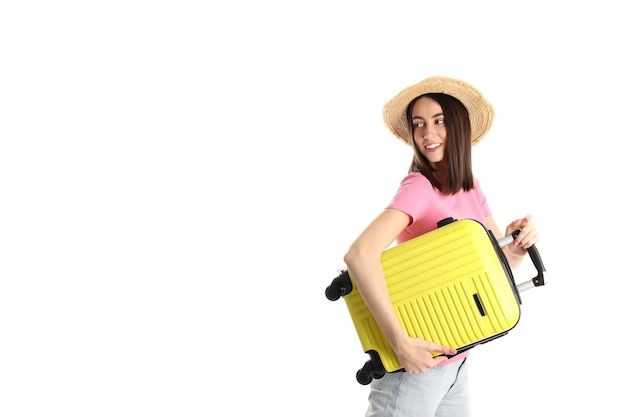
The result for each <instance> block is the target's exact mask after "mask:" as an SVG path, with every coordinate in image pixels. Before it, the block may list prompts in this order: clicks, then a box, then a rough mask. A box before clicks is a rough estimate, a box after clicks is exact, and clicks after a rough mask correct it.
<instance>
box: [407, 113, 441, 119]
mask: <svg viewBox="0 0 626 417" xmlns="http://www.w3.org/2000/svg"><path fill="white" fill-rule="evenodd" d="M441 116H443V113H437V114H433V115H432V116H431V117H430V118H431V119H434V118H436V117H441ZM415 119H421V120H424V118H423V117H422V116H413V120H415Z"/></svg>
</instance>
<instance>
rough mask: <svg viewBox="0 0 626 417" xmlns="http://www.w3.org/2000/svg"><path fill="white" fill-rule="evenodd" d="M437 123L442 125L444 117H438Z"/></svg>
mask: <svg viewBox="0 0 626 417" xmlns="http://www.w3.org/2000/svg"><path fill="white" fill-rule="evenodd" d="M435 123H437V124H438V125H442V124H443V119H437V120H436V121H435Z"/></svg>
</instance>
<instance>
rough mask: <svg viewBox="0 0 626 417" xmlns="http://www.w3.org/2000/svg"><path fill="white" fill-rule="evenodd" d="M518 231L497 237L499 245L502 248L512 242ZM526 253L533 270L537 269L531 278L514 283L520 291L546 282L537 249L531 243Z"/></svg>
mask: <svg viewBox="0 0 626 417" xmlns="http://www.w3.org/2000/svg"><path fill="white" fill-rule="evenodd" d="M519 232H520V231H519V230H516V231H515V232H513V233H512V234H510V235H508V236H505V237H503V238H502V239H499V240H498V244H499V245H500V247H501V248H503V247H505V246H507V245H510V244H511V243H513V241H514V240H515V238H516V237H517V235H518V234H519ZM528 255H529V256H530V259H531V261H532V262H533V265H534V266H535V270H536V271H537V276H536V277H534V278H532V279H529V280H528V281H526V282H522V283H521V284H517V285H516V286H517V289H518V291H520V292H521V291H526V290H528V289H530V288H534V287H540V286H542V285H545V284H546V277H545V275H546V268H545V266H544V265H543V261H542V260H541V255H539V249H537V246H536V245H532V246H531V247H530V248H528Z"/></svg>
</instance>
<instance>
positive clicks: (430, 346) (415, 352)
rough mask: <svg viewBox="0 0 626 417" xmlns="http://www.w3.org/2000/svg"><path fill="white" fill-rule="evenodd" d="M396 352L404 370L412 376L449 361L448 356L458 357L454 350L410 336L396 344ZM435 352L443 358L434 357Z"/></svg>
mask: <svg viewBox="0 0 626 417" xmlns="http://www.w3.org/2000/svg"><path fill="white" fill-rule="evenodd" d="M394 351H395V353H396V356H397V357H398V360H399V361H400V364H401V365H402V367H403V368H404V370H405V371H406V372H408V373H410V374H415V373H422V372H426V371H428V370H429V369H431V368H434V367H435V366H437V365H439V364H440V363H441V362H443V361H446V360H448V357H447V356H446V355H456V349H454V348H451V347H449V346H442V345H438V344H436V343H433V342H429V341H427V340H423V339H420V338H417V337H410V336H408V335H407V336H406V337H404V338H402V340H401V341H400V342H399V343H397V344H396V347H395V348H394ZM433 352H436V353H437V354H441V356H435V357H433Z"/></svg>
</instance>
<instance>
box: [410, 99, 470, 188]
mask: <svg viewBox="0 0 626 417" xmlns="http://www.w3.org/2000/svg"><path fill="white" fill-rule="evenodd" d="M421 97H429V98H431V99H433V100H435V101H436V102H437V103H439V105H440V106H441V110H442V111H443V115H444V118H445V121H444V124H445V126H446V147H445V153H444V156H443V158H444V161H443V162H444V164H443V166H444V167H446V169H447V170H448V172H447V175H446V176H445V178H447V184H441V183H440V182H439V180H438V179H437V178H436V177H435V169H434V168H433V167H432V165H431V164H430V162H429V161H428V160H427V159H426V158H424V156H423V155H422V154H421V152H419V150H418V149H417V146H416V145H415V139H414V133H413V132H414V129H413V120H412V119H413V118H412V115H413V105H414V104H415V101H417V99H419V98H421ZM406 112H407V113H406V117H407V120H408V124H409V132H410V135H411V142H412V143H413V161H412V162H411V166H410V168H409V173H411V172H420V173H422V175H424V176H425V177H426V178H427V179H428V180H429V181H430V183H431V184H432V185H433V187H436V188H437V189H439V190H440V191H441V192H443V193H444V194H455V193H457V192H459V191H461V190H463V191H469V190H471V189H472V188H474V176H473V174H472V137H471V127H470V121H469V115H468V113H467V109H466V108H465V106H464V105H463V103H461V102H460V101H459V100H457V99H456V98H454V97H452V96H449V95H447V94H443V93H428V94H424V95H421V96H419V97H416V98H415V99H414V100H413V101H411V103H409V106H408V107H407V109H406Z"/></svg>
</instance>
